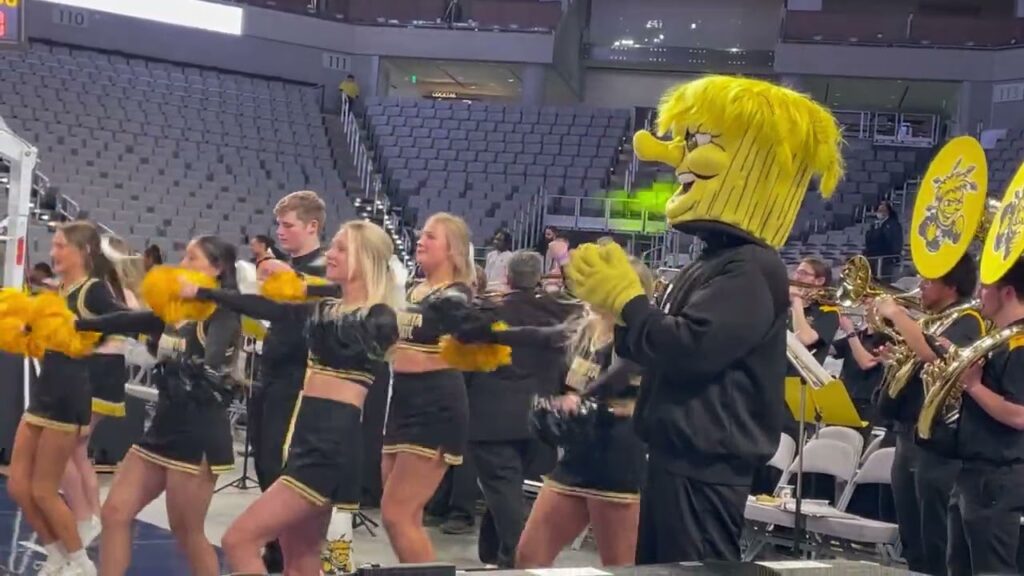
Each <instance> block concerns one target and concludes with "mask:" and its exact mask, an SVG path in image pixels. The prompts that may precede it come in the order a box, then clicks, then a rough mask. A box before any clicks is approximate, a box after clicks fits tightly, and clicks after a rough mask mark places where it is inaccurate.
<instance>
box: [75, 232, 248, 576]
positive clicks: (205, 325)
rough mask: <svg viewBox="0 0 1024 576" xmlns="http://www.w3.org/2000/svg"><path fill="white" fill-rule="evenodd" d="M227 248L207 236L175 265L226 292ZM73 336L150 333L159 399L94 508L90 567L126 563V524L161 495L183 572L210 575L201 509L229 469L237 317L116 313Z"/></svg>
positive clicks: (104, 569) (213, 568) (231, 254)
mask: <svg viewBox="0 0 1024 576" xmlns="http://www.w3.org/2000/svg"><path fill="white" fill-rule="evenodd" d="M235 260H236V257H235V248H234V247H233V246H232V245H230V244H228V243H226V242H224V241H223V240H221V239H219V238H217V237H214V236H200V237H197V238H195V239H194V240H192V242H190V243H189V245H188V247H187V248H186V250H185V257H184V259H183V260H182V263H181V267H182V268H184V269H186V270H191V271H194V272H198V273H201V274H204V275H206V276H210V277H215V278H217V280H218V282H219V284H220V286H222V287H224V288H227V289H231V288H234V287H235V285H236V278H235ZM77 327H78V329H79V330H82V331H92V332H101V333H104V334H160V336H159V338H154V342H155V348H156V350H153V352H155V356H156V357H157V359H158V362H157V365H156V368H155V370H154V380H155V382H156V384H157V388H158V389H159V392H160V395H159V399H158V401H157V406H156V413H155V414H154V416H153V421H152V423H151V424H150V426H149V428H148V429H147V430H146V432H145V434H144V435H143V437H142V439H141V440H140V441H139V443H138V444H136V445H134V446H132V448H131V450H130V451H129V452H128V454H127V455H126V456H125V458H124V460H123V461H122V462H121V466H120V468H119V469H118V472H117V475H116V476H115V477H114V482H113V484H112V485H111V487H110V493H109V494H108V495H107V500H106V502H104V504H103V509H102V513H101V518H102V522H103V532H102V535H101V537H100V569H101V573H102V574H103V575H104V576H119V575H122V574H124V573H125V572H126V571H127V570H128V566H129V564H130V563H131V548H132V530H131V523H132V520H133V519H134V518H135V517H136V516H137V515H138V513H139V512H140V511H141V510H142V509H143V508H144V507H145V506H146V505H147V504H149V503H150V502H152V501H153V500H154V499H156V498H157V497H158V496H160V495H161V494H163V493H164V492H166V494H167V519H168V523H169V524H170V526H171V532H172V533H173V534H174V537H175V539H176V540H177V542H178V547H179V549H181V550H182V551H183V552H184V553H185V556H186V557H187V559H188V563H189V566H190V568H191V573H192V574H195V575H197V576H214V575H216V574H219V573H220V571H219V564H218V560H217V555H216V553H215V552H214V549H213V546H211V545H210V542H209V541H208V540H207V539H206V534H205V531H204V523H205V520H206V511H207V509H208V508H209V506H210V500H211V499H212V497H213V488H214V482H215V480H216V476H217V475H218V474H222V473H225V472H228V471H230V470H231V469H232V468H233V467H234V448H233V444H232V437H231V426H230V423H229V421H228V413H227V407H228V405H229V404H230V401H231V396H232V393H233V390H232V387H233V379H232V377H231V368H232V364H233V361H234V359H235V352H236V350H237V343H238V340H239V338H240V336H241V321H240V319H239V316H238V314H236V313H234V312H231V311H230V310H226V309H223V308H216V309H215V310H214V311H213V313H212V314H211V315H209V316H208V317H207V318H206V319H205V320H203V321H198V322H197V321H184V322H180V323H176V324H174V325H170V324H166V323H165V322H164V321H163V320H161V319H160V318H158V317H157V316H156V315H155V314H154V313H153V312H149V311H137V312H119V313H115V314H109V315H104V316H98V317H96V318H93V319H88V320H84V319H83V320H79V321H78V323H77Z"/></svg>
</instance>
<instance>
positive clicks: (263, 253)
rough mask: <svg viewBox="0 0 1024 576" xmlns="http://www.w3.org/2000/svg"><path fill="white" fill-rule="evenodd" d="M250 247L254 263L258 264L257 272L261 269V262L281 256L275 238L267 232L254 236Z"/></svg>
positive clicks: (250, 241)
mask: <svg viewBox="0 0 1024 576" xmlns="http://www.w3.org/2000/svg"><path fill="white" fill-rule="evenodd" d="M249 249H250V250H252V263H253V264H255V265H256V272H257V273H258V272H259V270H260V264H263V263H264V262H266V261H267V260H275V259H277V258H279V257H280V256H279V255H278V253H277V245H276V244H275V243H274V239H273V238H271V237H270V236H267V235H266V234H257V235H256V236H253V237H252V240H249Z"/></svg>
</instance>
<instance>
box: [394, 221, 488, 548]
mask: <svg viewBox="0 0 1024 576" xmlns="http://www.w3.org/2000/svg"><path fill="white" fill-rule="evenodd" d="M416 263H417V264H419V266H420V269H421V270H422V271H423V273H424V275H425V276H426V280H425V281H424V282H422V283H421V284H419V285H418V286H416V287H415V288H413V289H412V290H411V291H410V293H409V295H408V299H409V304H408V305H407V306H406V308H405V309H404V310H402V311H400V312H399V314H398V326H399V334H400V341H399V343H398V346H397V348H396V350H395V353H394V356H393V358H392V364H391V367H392V370H393V372H394V379H393V387H392V393H391V402H390V405H389V407H388V416H387V424H386V427H385V431H384V448H383V449H382V453H383V456H382V459H381V475H382V478H383V482H384V494H383V497H382V499H381V517H382V519H383V521H384V528H385V530H387V533H388V537H389V539H390V541H391V547H392V548H393V549H394V551H395V555H396V556H397V557H398V560H399V562H402V563H417V562H430V561H432V560H434V549H433V546H432V545H431V543H430V538H429V537H428V536H427V532H426V530H425V529H424V528H423V508H424V507H425V506H426V505H427V502H429V501H430V498H431V497H432V496H433V495H434V492H435V491H436V490H437V487H438V485H439V484H440V483H441V480H442V479H443V478H444V475H445V472H446V471H447V470H448V467H449V466H457V465H459V464H461V463H462V455H463V450H465V446H466V440H467V436H468V428H469V404H468V400H467V398H466V385H465V383H464V381H463V377H462V372H459V371H458V370H455V369H453V368H452V367H451V366H449V365H448V363H447V362H445V361H444V360H443V359H442V358H441V356H440V351H441V347H440V344H439V341H440V337H441V335H442V332H441V327H440V325H439V324H438V323H437V321H436V319H433V318H431V317H429V316H424V315H423V313H422V306H423V305H424V304H427V303H428V302H429V301H430V300H431V299H434V298H437V297H440V296H442V295H443V294H445V293H448V292H457V293H459V294H462V295H464V296H465V297H467V298H471V297H472V294H473V290H472V288H471V287H470V286H471V285H472V284H473V283H474V281H475V270H474V269H473V267H472V264H471V262H470V257H469V228H468V227H467V226H466V223H465V222H464V221H463V220H462V219H461V218H459V217H457V216H453V215H451V214H447V213H438V214H434V215H433V216H431V217H430V218H429V219H428V220H427V222H426V225H425V226H424V227H423V231H422V233H421V234H420V238H419V240H418V241H417V242H416Z"/></svg>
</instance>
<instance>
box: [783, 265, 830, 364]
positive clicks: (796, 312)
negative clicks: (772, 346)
mask: <svg viewBox="0 0 1024 576" xmlns="http://www.w3.org/2000/svg"><path fill="white" fill-rule="evenodd" d="M793 279H794V280H796V281H798V282H801V283H804V284H810V285H813V286H819V287H821V288H825V287H827V286H830V285H831V284H832V269H831V268H829V267H828V264H825V263H824V262H822V261H821V260H820V259H818V258H804V259H803V261H802V262H800V265H799V266H797V267H796V270H794V271H793ZM813 290H814V289H813V288H800V287H795V286H793V287H790V289H789V301H790V305H791V312H790V320H789V329H790V330H792V331H793V334H795V335H796V337H797V339H798V340H800V343H801V344H803V345H804V346H806V347H807V350H808V351H810V352H811V354H813V355H814V359H815V360H817V361H818V362H819V363H821V362H824V361H825V358H826V357H827V356H828V350H829V346H831V345H832V340H833V339H834V338H835V336H836V330H838V329H839V309H838V308H836V307H835V306H833V305H830V304H828V303H822V302H816V301H815V299H814V296H815V295H814V293H813Z"/></svg>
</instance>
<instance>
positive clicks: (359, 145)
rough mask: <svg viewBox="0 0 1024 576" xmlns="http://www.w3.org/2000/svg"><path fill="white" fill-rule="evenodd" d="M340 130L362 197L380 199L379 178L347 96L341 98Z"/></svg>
mask: <svg viewBox="0 0 1024 576" xmlns="http://www.w3.org/2000/svg"><path fill="white" fill-rule="evenodd" d="M341 130H342V133H343V134H344V135H345V143H346V144H348V152H349V154H350V156H351V158H352V164H353V165H354V166H355V169H356V174H357V175H358V176H359V183H360V185H361V186H362V188H363V197H364V198H373V199H374V200H379V199H380V196H381V194H380V192H381V178H380V175H379V174H377V171H376V168H375V167H374V164H373V157H372V155H371V154H370V150H369V149H368V148H367V147H366V144H364V143H363V133H362V130H360V128H359V120H358V119H357V118H356V115H355V114H354V113H353V112H352V106H351V105H350V104H349V100H348V98H342V99H341Z"/></svg>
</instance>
